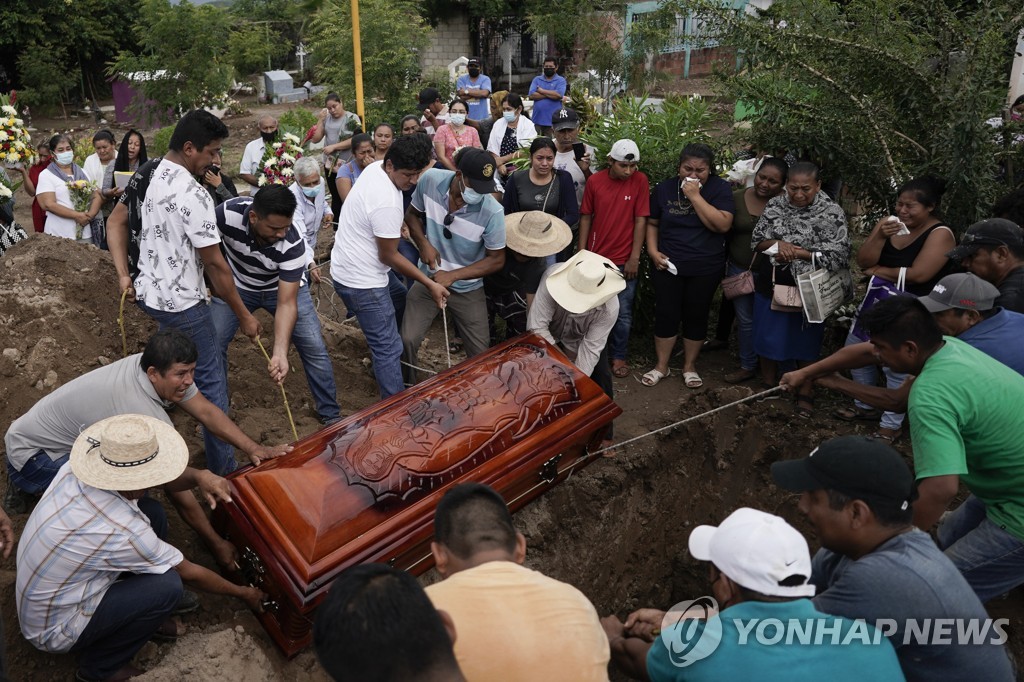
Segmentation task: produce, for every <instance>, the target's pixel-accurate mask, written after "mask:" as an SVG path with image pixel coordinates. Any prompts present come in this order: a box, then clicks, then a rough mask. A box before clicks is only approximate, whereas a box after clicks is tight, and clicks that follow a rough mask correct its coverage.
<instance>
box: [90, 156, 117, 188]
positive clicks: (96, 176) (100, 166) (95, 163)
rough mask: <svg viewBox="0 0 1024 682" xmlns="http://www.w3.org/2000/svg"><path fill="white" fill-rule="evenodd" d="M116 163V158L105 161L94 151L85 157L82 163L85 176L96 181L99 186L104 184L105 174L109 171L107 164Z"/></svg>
mask: <svg viewBox="0 0 1024 682" xmlns="http://www.w3.org/2000/svg"><path fill="white" fill-rule="evenodd" d="M112 163H114V159H111V160H110V161H107V162H106V163H103V162H102V161H100V155H99V154H97V153H95V152H93V153H92V154H90V155H89V156H87V157H85V163H83V164H82V170H83V171H85V176H86V177H87V178H89V179H90V180H92V181H93V182H95V183H96V186H97V187H102V186H103V175H104V174H105V173H106V172H107V166H109V165H110V164H112Z"/></svg>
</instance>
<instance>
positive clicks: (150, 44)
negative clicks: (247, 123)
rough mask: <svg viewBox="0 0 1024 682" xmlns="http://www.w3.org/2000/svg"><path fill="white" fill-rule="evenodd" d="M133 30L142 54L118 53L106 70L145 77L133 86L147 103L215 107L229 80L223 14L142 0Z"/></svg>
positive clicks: (217, 10) (164, 0) (179, 108)
mask: <svg viewBox="0 0 1024 682" xmlns="http://www.w3.org/2000/svg"><path fill="white" fill-rule="evenodd" d="M135 31H136V32H137V33H138V34H139V35H141V36H142V53H141V54H132V53H130V52H128V51H122V52H121V53H120V54H118V56H117V59H116V60H115V61H114V63H113V64H112V65H111V67H110V71H111V73H112V74H126V73H137V72H141V73H144V74H148V75H149V77H148V78H147V79H145V80H141V81H139V82H138V83H137V85H138V87H139V88H140V89H141V90H142V92H143V94H144V95H145V96H146V97H147V98H148V99H152V100H154V101H156V102H157V103H158V104H159V105H160V106H161V107H166V108H168V109H172V110H175V111H185V110H188V109H194V108H197V107H202V106H207V105H210V104H214V103H217V102H218V101H219V100H220V98H222V97H223V96H224V95H225V94H226V93H227V90H228V88H229V87H230V85H231V83H232V80H233V78H232V68H231V63H230V59H229V58H228V54H227V50H228V40H226V38H227V37H228V35H229V32H230V21H229V18H228V15H227V13H226V12H225V11H224V10H222V9H220V8H217V7H214V6H212V5H200V6H196V5H193V4H191V3H189V2H188V1H187V0H182V2H181V3H180V4H178V5H171V4H170V2H169V0H144V1H143V3H142V9H141V15H140V17H139V21H138V22H137V24H136V26H135Z"/></svg>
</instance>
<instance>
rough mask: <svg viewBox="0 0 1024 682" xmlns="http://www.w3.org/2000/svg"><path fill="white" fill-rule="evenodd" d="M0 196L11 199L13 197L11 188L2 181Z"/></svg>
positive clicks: (0, 183)
mask: <svg viewBox="0 0 1024 682" xmlns="http://www.w3.org/2000/svg"><path fill="white" fill-rule="evenodd" d="M0 197H3V198H4V199H9V198H10V197H11V188H10V187H8V186H7V185H5V184H4V183H2V182H0Z"/></svg>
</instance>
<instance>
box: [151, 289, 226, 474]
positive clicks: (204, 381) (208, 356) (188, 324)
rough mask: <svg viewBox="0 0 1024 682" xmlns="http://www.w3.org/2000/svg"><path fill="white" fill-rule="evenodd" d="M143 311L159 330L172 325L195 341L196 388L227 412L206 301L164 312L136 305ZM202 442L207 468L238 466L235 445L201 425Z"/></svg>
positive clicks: (219, 471)
mask: <svg viewBox="0 0 1024 682" xmlns="http://www.w3.org/2000/svg"><path fill="white" fill-rule="evenodd" d="M138 306H139V308H141V309H142V312H144V313H146V314H147V315H149V316H150V317H151V318H153V319H154V320H155V321H156V322H157V323H158V324H159V325H160V330H161V331H162V330H164V329H168V328H172V327H173V328H174V329H177V330H179V331H181V332H183V333H184V334H186V335H187V336H188V337H189V338H191V339H192V342H193V343H194V344H196V351H197V352H198V353H199V358H198V360H197V361H196V377H195V382H196V388H197V389H199V392H200V393H202V394H203V397H205V398H206V399H207V400H209V401H210V402H211V403H213V404H214V405H216V406H217V407H219V408H220V409H221V410H223V411H224V414H227V412H228V379H227V373H226V372H225V371H224V364H223V361H222V359H221V357H222V356H221V352H220V349H219V348H218V347H217V330H216V329H215V328H214V326H213V318H212V316H211V314H210V306H208V305H207V304H205V303H199V304H197V305H194V306H192V307H191V308H188V309H187V310H183V311H180V312H171V313H168V312H164V311H162V310H156V309H155V308H150V307H148V306H147V305H146V304H144V303H141V302H140V303H139V304H138ZM203 444H204V446H205V448H206V467H207V468H208V469H209V470H210V471H212V472H213V473H215V474H217V475H218V476H226V475H227V474H230V473H231V472H232V471H234V470H235V468H236V467H237V466H238V462H236V461H235V448H234V447H233V446H232V445H231V444H230V443H225V442H224V441H222V440H221V439H219V438H217V437H216V436H214V435H213V434H212V433H211V432H210V430H209V429H207V428H205V427H204V428H203Z"/></svg>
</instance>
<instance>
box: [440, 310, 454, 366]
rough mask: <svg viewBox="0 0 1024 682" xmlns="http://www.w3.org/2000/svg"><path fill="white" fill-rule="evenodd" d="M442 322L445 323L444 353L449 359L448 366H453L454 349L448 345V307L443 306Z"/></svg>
mask: <svg viewBox="0 0 1024 682" xmlns="http://www.w3.org/2000/svg"><path fill="white" fill-rule="evenodd" d="M441 320H442V321H443V322H444V353H445V355H446V356H447V357H448V366H449V367H451V366H452V347H451V346H450V345H448V306H446V305H443V306H441Z"/></svg>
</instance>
